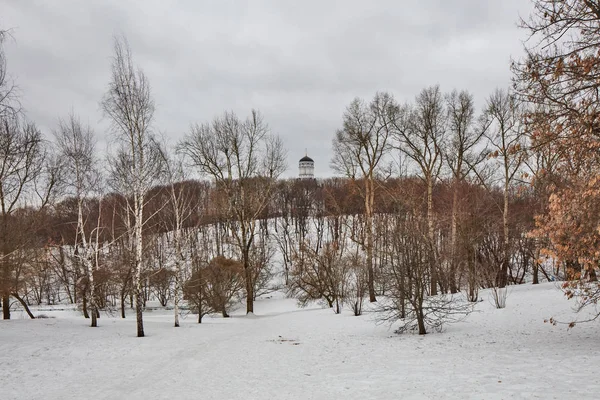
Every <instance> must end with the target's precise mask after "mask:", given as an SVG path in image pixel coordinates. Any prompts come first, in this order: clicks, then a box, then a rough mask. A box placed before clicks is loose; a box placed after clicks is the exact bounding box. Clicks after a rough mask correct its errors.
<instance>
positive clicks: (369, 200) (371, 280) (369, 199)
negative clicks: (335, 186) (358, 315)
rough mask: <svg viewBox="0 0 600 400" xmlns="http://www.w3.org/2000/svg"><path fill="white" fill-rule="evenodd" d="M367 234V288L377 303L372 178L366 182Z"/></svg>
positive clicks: (373, 300) (372, 300)
mask: <svg viewBox="0 0 600 400" xmlns="http://www.w3.org/2000/svg"><path fill="white" fill-rule="evenodd" d="M365 188H366V190H365V218H366V221H365V228H366V229H365V231H366V232H365V234H366V236H367V237H366V239H367V240H366V250H367V279H368V282H367V286H368V288H369V301H370V302H371V303H373V302H376V301H377V298H376V297H375V273H374V271H373V202H374V200H375V199H374V194H375V193H374V190H373V181H372V178H367V179H366V181H365Z"/></svg>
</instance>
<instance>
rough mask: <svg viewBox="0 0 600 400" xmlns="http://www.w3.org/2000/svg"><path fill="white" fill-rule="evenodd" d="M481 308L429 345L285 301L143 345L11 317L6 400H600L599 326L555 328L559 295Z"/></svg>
mask: <svg viewBox="0 0 600 400" xmlns="http://www.w3.org/2000/svg"><path fill="white" fill-rule="evenodd" d="M482 296H483V298H484V299H486V300H485V301H483V302H481V303H479V304H478V306H477V310H478V311H479V312H476V313H474V314H472V315H471V316H470V317H469V318H468V319H467V320H466V321H464V322H461V323H458V324H455V325H448V326H447V327H446V330H445V331H444V332H443V333H433V334H429V335H426V336H418V335H413V334H408V335H396V334H394V333H393V332H392V329H390V328H389V326H386V325H376V324H375V323H374V322H373V315H369V314H366V315H364V316H362V317H354V316H352V315H351V314H350V313H346V314H342V315H335V314H333V313H332V312H331V311H330V310H327V309H321V308H319V307H318V306H316V305H315V306H314V307H312V308H306V309H298V308H297V307H296V303H295V301H294V300H291V299H284V298H272V299H265V300H261V301H258V302H257V304H256V306H255V309H256V312H257V316H254V317H246V316H243V315H242V314H243V310H241V311H240V312H238V313H237V314H235V315H234V316H233V317H232V318H229V319H223V318H220V317H214V318H206V319H205V321H204V322H203V323H202V324H201V325H199V324H197V323H196V318H195V316H194V315H188V316H187V317H186V318H185V319H183V321H182V322H183V324H182V327H180V328H173V327H172V316H171V314H170V313H169V312H166V311H153V312H147V313H146V314H145V321H146V324H145V328H146V333H147V335H148V336H147V337H146V338H142V339H138V338H136V337H134V336H135V321H134V317H133V314H132V315H130V316H128V319H126V320H121V319H118V318H115V317H110V316H106V315H102V318H101V319H100V320H99V323H100V327H99V328H97V329H93V328H89V327H88V321H87V320H85V319H83V318H82V317H81V316H79V315H78V314H77V313H76V312H73V311H48V312H46V311H45V312H44V313H45V314H47V315H49V316H52V317H55V318H49V319H38V320H27V319H25V318H24V317H23V318H22V319H19V315H18V313H15V316H16V318H15V319H13V320H10V321H0V399H3V400H8V399H192V398H194V399H328V400H333V399H445V398H457V399H511V398H517V399H519V398H525V399H597V398H599V396H600V395H599V393H600V384H599V380H598V379H597V373H598V367H600V347H599V346H598V343H599V339H600V329H599V328H600V326H599V325H598V323H595V322H593V323H589V324H582V325H578V326H576V327H575V328H574V329H571V330H567V329H566V327H565V326H551V325H550V324H545V323H544V322H543V321H544V319H545V318H549V317H553V316H554V317H561V318H562V319H564V320H571V319H573V318H574V317H575V316H574V315H573V314H572V312H571V307H572V306H573V302H569V301H567V300H565V298H564V297H563V296H562V294H561V293H560V292H559V291H558V290H557V289H556V288H555V286H554V284H552V283H548V284H542V285H537V286H531V285H527V286H520V287H513V288H511V293H510V295H509V298H508V301H507V304H508V305H507V308H506V309H503V310H496V309H494V308H493V307H492V305H491V304H490V302H489V301H487V293H485V292H483V293H482ZM275 297H277V296H275ZM580 317H581V316H580Z"/></svg>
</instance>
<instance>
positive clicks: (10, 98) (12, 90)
mask: <svg viewBox="0 0 600 400" xmlns="http://www.w3.org/2000/svg"><path fill="white" fill-rule="evenodd" d="M9 35H10V32H9V31H7V30H0V118H5V117H9V116H11V115H12V116H14V115H15V114H16V113H17V112H18V111H19V110H20V104H19V101H18V98H17V93H16V92H17V90H16V86H15V83H14V82H13V81H12V80H11V79H10V77H9V75H8V70H7V61H6V55H5V53H4V47H3V44H4V41H5V40H6V39H7V38H8V37H9Z"/></svg>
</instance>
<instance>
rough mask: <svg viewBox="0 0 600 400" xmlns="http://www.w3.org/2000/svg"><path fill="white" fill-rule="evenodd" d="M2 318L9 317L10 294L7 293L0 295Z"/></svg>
mask: <svg viewBox="0 0 600 400" xmlns="http://www.w3.org/2000/svg"><path fill="white" fill-rule="evenodd" d="M2 318H3V319H10V296H9V295H8V294H3V295H2Z"/></svg>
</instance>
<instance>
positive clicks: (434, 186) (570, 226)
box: [0, 0, 600, 337]
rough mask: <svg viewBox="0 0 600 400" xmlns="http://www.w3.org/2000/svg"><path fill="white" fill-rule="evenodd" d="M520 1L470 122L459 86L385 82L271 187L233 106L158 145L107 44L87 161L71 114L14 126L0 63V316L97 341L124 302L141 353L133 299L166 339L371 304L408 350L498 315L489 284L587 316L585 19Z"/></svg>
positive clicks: (265, 141) (132, 80) (260, 141)
mask: <svg viewBox="0 0 600 400" xmlns="http://www.w3.org/2000/svg"><path fill="white" fill-rule="evenodd" d="M535 6H536V8H535V11H534V14H533V15H532V16H531V17H528V18H526V19H524V20H523V21H521V25H522V26H523V28H524V29H526V30H527V31H528V32H529V33H530V34H531V39H530V41H528V42H527V43H526V50H527V55H526V57H525V58H524V59H523V60H515V61H514V62H513V64H512V66H511V68H512V70H513V72H514V79H513V84H512V85H511V86H507V87H506V88H500V89H497V90H496V91H494V92H493V93H490V94H489V97H488V98H487V99H478V100H480V101H481V103H482V104H484V107H482V108H481V109H477V108H476V107H475V99H474V98H473V96H472V95H471V94H470V93H469V90H468V89H469V88H464V90H451V91H444V90H445V88H441V87H439V86H437V85H435V84H432V85H431V86H429V87H426V88H423V89H422V90H421V91H420V92H419V93H418V94H416V96H414V99H413V100H412V101H410V102H408V103H404V104H401V103H400V102H398V101H397V100H396V99H395V98H394V95H392V89H393V88H390V91H389V92H379V93H375V94H374V95H373V97H372V98H370V99H360V98H356V99H354V100H352V101H351V102H349V104H348V106H347V108H346V109H345V111H343V113H341V115H340V122H339V129H338V130H337V132H331V133H326V132H324V135H329V136H328V137H330V138H331V139H327V141H328V142H327V145H328V144H329V140H331V141H332V142H331V143H332V148H333V154H334V156H333V158H332V159H331V160H317V162H321V163H330V165H331V168H332V170H333V171H335V173H336V177H332V178H327V179H295V178H294V179H284V178H282V176H283V174H284V172H285V171H286V170H287V169H289V168H291V169H292V170H293V169H295V168H296V166H295V165H291V166H290V165H286V159H287V150H286V149H285V146H284V143H283V142H282V140H281V139H280V138H279V137H278V136H277V135H276V134H274V133H273V132H271V130H270V129H269V125H268V116H267V115H263V114H261V112H260V111H258V110H252V109H250V108H249V109H248V113H247V115H244V116H239V115H235V114H234V113H232V112H224V113H223V114H221V115H218V116H215V117H214V118H213V119H212V120H209V121H190V123H191V124H192V125H191V128H190V130H189V132H187V134H186V136H185V138H184V139H183V140H182V141H180V142H179V143H177V145H176V146H171V147H169V146H167V145H166V144H164V143H162V142H161V141H160V140H159V139H158V136H157V134H156V133H157V132H158V130H159V128H161V127H158V126H155V123H154V112H155V107H156V102H155V99H154V98H153V94H152V90H151V82H149V80H148V78H147V76H146V75H145V74H144V72H143V69H142V68H143V66H138V65H137V64H136V63H135V49H132V48H131V47H130V46H129V44H128V42H127V40H126V39H125V38H124V37H117V38H115V40H114V51H113V55H112V59H111V62H112V64H111V65H110V68H111V69H110V71H111V77H110V81H109V82H107V83H106V90H105V94H104V96H103V97H102V98H99V99H98V102H99V105H100V107H101V109H102V111H103V114H104V117H105V118H106V120H108V121H109V122H110V124H111V131H110V132H109V133H107V134H108V135H110V137H111V141H112V142H113V144H114V145H113V148H112V151H111V153H110V154H108V155H107V157H105V158H104V157H102V158H100V156H99V154H100V153H99V152H98V151H97V149H96V148H95V146H96V142H97V137H98V135H100V134H105V133H104V132H97V131H96V130H95V129H94V127H92V126H88V125H86V124H85V123H83V122H82V120H85V119H84V118H81V117H80V116H78V115H77V114H76V112H71V113H70V114H69V113H68V110H66V112H65V115H63V116H57V123H56V126H55V128H54V129H53V131H52V132H43V133H42V132H41V131H40V129H38V127H37V126H36V124H35V121H31V120H29V119H28V118H27V115H26V112H24V111H23V110H22V109H21V106H20V103H19V96H18V91H17V90H15V82H14V81H13V80H12V78H11V75H10V74H9V73H8V71H10V69H9V66H10V62H9V61H10V60H7V59H6V58H5V56H4V53H3V52H1V47H0V213H1V214H0V294H1V303H2V311H3V318H4V319H10V318H11V310H13V309H15V308H18V307H22V308H24V309H25V310H26V311H27V312H28V313H29V315H30V317H31V318H35V317H36V315H35V313H33V312H31V311H30V309H29V307H30V306H32V305H42V304H48V305H55V304H65V303H69V304H77V305H78V306H79V307H80V308H81V310H82V314H83V316H84V317H85V318H89V319H90V324H91V326H97V325H98V321H99V320H98V318H102V315H103V313H104V312H109V313H116V314H120V315H121V316H122V317H123V318H125V316H126V310H127V309H129V308H134V309H135V310H136V312H135V315H136V318H137V335H138V336H140V337H141V336H144V324H143V315H144V314H143V312H144V309H145V308H146V307H148V304H147V303H148V302H149V301H152V302H159V303H160V305H161V306H163V307H169V308H172V309H173V318H174V325H175V326H179V318H180V314H181V312H182V310H186V312H187V311H188V310H189V311H191V312H193V313H195V314H197V320H198V322H202V317H203V316H204V315H206V314H209V313H218V314H221V315H222V316H223V317H228V316H229V312H230V311H231V309H232V307H234V306H235V305H236V304H238V303H239V301H240V300H244V299H245V301H246V311H247V312H248V313H252V312H253V311H254V308H253V304H254V300H255V299H256V298H257V297H258V296H261V295H264V294H266V293H269V292H270V291H274V290H285V291H286V293H287V294H288V295H289V296H291V297H294V298H296V299H298V301H299V302H300V303H303V304H306V303H308V302H311V301H321V302H323V304H325V305H326V306H328V307H331V308H332V310H333V311H334V312H336V313H339V312H340V311H341V310H342V308H344V307H346V308H349V309H351V310H352V311H353V312H354V314H355V315H357V316H358V315H361V313H362V311H363V305H364V304H365V303H369V302H370V303H374V304H373V305H372V306H370V307H371V308H372V310H374V312H376V313H378V315H379V317H378V318H379V319H380V320H383V321H390V322H394V321H402V323H401V325H400V328H399V331H404V330H418V332H419V333H421V334H424V333H426V332H427V331H429V330H430V329H439V328H441V326H442V324H444V323H446V322H452V321H455V320H458V319H461V318H463V317H464V316H465V315H466V314H468V313H469V311H470V310H471V306H472V303H474V302H477V301H479V300H480V296H479V290H481V289H483V288H491V289H493V293H494V301H495V304H496V306H497V307H499V308H502V307H504V306H505V304H506V302H507V301H508V302H510V298H508V300H507V298H506V296H507V290H506V287H507V286H509V285H520V284H526V283H527V284H537V283H538V282H541V281H554V280H561V281H565V283H564V286H563V289H564V290H565V292H566V294H567V296H568V297H573V296H577V297H580V298H581V299H583V302H582V306H585V305H587V304H595V303H596V301H597V299H598V298H599V297H600V296H599V293H600V287H599V286H598V284H597V283H596V281H597V278H596V272H597V268H598V262H599V260H600V256H599V250H598V248H599V243H600V230H599V229H598V226H599V225H598V224H599V222H600V220H599V218H600V213H599V212H598V211H599V209H600V201H599V199H600V196H599V193H600V183H599V182H600V180H599V179H598V176H599V175H598V173H599V170H600V158H599V156H598V155H599V154H600V152H599V151H598V150H599V149H600V141H599V138H600V128H599V126H600V122H599V121H600V101H599V98H598V97H599V94H598V93H599V91H598V89H599V85H598V74H599V72H598V70H599V69H600V64H599V63H600V58H599V53H598V51H597V47H598V44H599V43H598V42H600V6H598V5H597V2H591V1H581V0H568V1H562V2H556V1H550V0H537V1H535ZM10 35H11V32H9V31H0V46H1V44H2V42H3V41H5V40H8V39H9V37H10ZM17 39H18V38H17ZM107 67H108V66H107ZM140 67H142V68H140ZM507 68H508V66H507ZM432 79H433V78H432ZM433 80H434V79H433ZM324 145H326V144H324ZM293 158H295V156H294V157H293ZM291 175H293V174H291Z"/></svg>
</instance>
